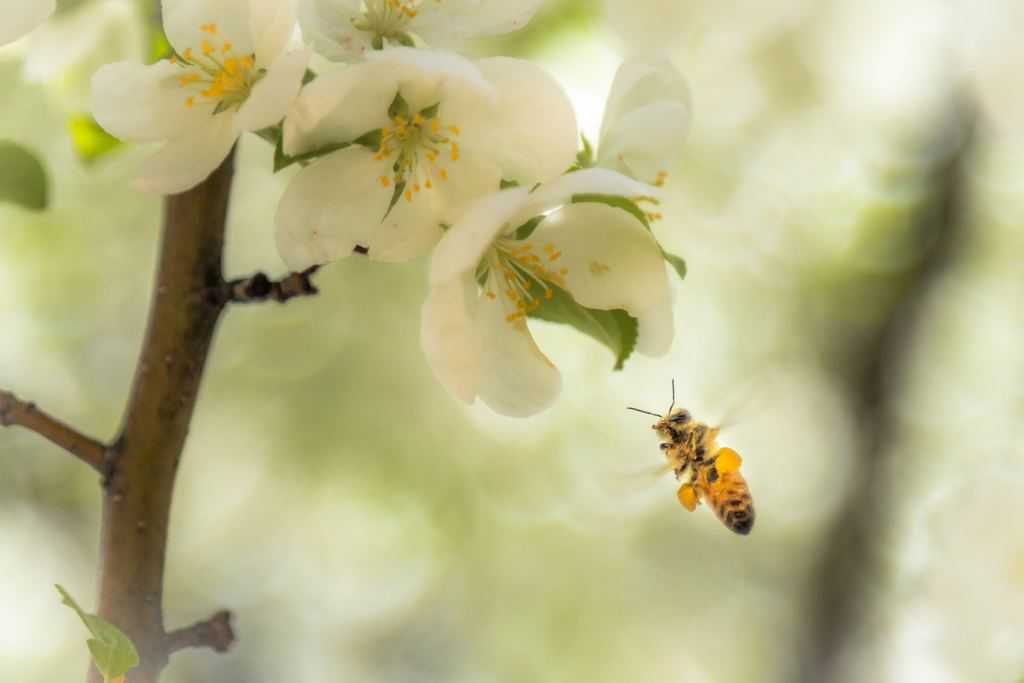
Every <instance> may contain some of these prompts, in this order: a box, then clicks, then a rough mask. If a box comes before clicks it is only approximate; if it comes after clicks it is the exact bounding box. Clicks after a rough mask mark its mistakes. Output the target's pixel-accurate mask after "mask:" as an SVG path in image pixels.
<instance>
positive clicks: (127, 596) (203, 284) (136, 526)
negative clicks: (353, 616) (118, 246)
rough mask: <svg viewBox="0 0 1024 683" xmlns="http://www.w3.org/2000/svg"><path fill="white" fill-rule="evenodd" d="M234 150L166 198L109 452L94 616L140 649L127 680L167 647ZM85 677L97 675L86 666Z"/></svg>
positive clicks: (156, 671)
mask: <svg viewBox="0 0 1024 683" xmlns="http://www.w3.org/2000/svg"><path fill="white" fill-rule="evenodd" d="M233 173H234V153H233V152H232V154H230V155H228V157H227V158H226V159H225V160H224V162H223V163H222V164H221V166H220V168H218V169H217V170H216V171H214V172H213V174H211V175H210V177H209V178H207V179H206V180H205V181H203V182H202V183H201V184H199V185H198V186H196V187H195V188H193V189H191V190H189V191H188V192H185V193H183V194H179V195H175V196H172V197H168V198H167V199H166V201H165V204H164V221H163V231H162V236H161V245H160V251H159V263H158V266H157V275H156V283H155V287H154V291H153V298H152V303H151V305H150V311H149V322H148V325H147V331H146V337H145V340H144V341H143V344H142V351H141V355H140V358H139V362H138V365H137V366H136V370H135V379H134V382H133V385H132V392H131V397H130V398H129V401H128V407H127V410H126V412H125V416H124V421H123V423H122V427H121V432H120V436H118V438H117V439H116V440H115V441H114V444H113V445H112V446H111V449H110V457H109V458H108V472H107V478H106V481H105V482H104V483H105V487H104V488H105V495H104V499H103V522H102V529H101V533H100V557H101V561H100V574H99V608H98V612H99V614H100V616H102V617H104V618H105V619H108V620H109V621H111V622H112V623H114V624H115V625H117V626H118V627H119V628H121V629H122V630H123V631H124V632H125V633H126V634H127V635H128V636H129V637H130V638H131V639H132V641H133V642H134V643H135V645H136V647H137V648H138V650H139V655H140V660H141V661H140V664H139V666H138V667H137V668H135V669H133V670H132V671H130V672H129V674H128V680H127V683H156V681H157V680H158V679H159V677H160V673H161V671H162V670H163V669H164V667H165V666H166V665H167V660H168V657H169V652H168V648H167V636H166V634H165V631H164V621H163V606H162V602H163V583H164V558H165V556H166V552H167V527H168V518H169V516H170V508H171V497H172V493H173V489H174V479H175V475H176V473H177V470H178V463H179V461H180V460H181V454H182V449H183V447H184V445H185V437H186V436H187V434H188V429H189V423H190V422H191V419H192V411H193V409H194V408H195V404H196V397H197V395H198V393H199V385H200V381H201V380H202V376H203V369H204V367H205V365H206V358H207V354H208V352H209V349H210V344H211V341H212V339H213V334H214V330H215V329H216V325H217V321H218V320H219V318H220V315H221V313H222V312H223V310H224V302H223V301H222V300H220V297H216V296H210V295H209V292H211V291H221V290H222V288H223V287H224V284H225V283H224V279H223V276H222V274H221V273H222V270H221V262H222V254H223V246H224V226H225V221H226V218H227V210H228V196H229V194H230V191H231V181H232V177H233ZM89 680H90V681H91V682H92V683H99V681H100V680H101V677H100V676H99V674H98V672H97V671H96V670H95V668H93V669H92V670H91V672H90V678H89Z"/></svg>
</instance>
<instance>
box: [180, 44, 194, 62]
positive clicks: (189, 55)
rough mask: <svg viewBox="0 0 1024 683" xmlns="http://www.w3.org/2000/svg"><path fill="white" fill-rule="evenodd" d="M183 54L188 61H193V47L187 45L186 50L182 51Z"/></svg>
mask: <svg viewBox="0 0 1024 683" xmlns="http://www.w3.org/2000/svg"><path fill="white" fill-rule="evenodd" d="M181 56H182V57H184V58H185V60H186V61H189V62H191V61H192V48H190V47H186V48H185V51H184V52H182V53H181Z"/></svg>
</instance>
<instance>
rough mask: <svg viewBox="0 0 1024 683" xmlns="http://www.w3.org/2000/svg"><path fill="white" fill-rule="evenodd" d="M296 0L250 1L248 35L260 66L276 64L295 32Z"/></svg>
mask: <svg viewBox="0 0 1024 683" xmlns="http://www.w3.org/2000/svg"><path fill="white" fill-rule="evenodd" d="M295 24H296V18H295V0H249V35H250V36H252V49H253V52H254V53H255V54H256V63H257V64H258V65H267V64H273V63H274V61H275V60H277V58H278V57H280V56H281V54H282V53H283V52H284V51H285V48H287V47H288V43H289V41H291V39H292V36H293V35H294V33H295Z"/></svg>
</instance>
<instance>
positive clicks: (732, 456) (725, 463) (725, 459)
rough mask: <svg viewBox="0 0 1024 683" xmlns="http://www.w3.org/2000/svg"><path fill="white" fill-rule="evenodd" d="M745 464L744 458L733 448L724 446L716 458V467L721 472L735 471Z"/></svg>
mask: <svg viewBox="0 0 1024 683" xmlns="http://www.w3.org/2000/svg"><path fill="white" fill-rule="evenodd" d="M742 464H743V458H741V457H740V454H739V453H737V452H736V451H734V450H733V449H731V448H729V447H727V446H723V447H722V448H719V449H718V456H717V457H716V458H715V469H716V470H718V473H719V474H725V473H727V472H735V471H736V470H738V469H739V468H740V465H742Z"/></svg>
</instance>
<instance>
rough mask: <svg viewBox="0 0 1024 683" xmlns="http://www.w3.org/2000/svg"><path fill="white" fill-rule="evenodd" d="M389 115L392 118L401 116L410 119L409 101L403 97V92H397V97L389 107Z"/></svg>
mask: <svg viewBox="0 0 1024 683" xmlns="http://www.w3.org/2000/svg"><path fill="white" fill-rule="evenodd" d="M388 116H389V117H390V118H392V119H394V118H395V117H396V116H401V117H402V118H403V119H405V120H406V121H408V120H409V103H408V102H406V101H405V98H404V97H402V93H396V94H395V99H393V100H391V106H390V107H388Z"/></svg>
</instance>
